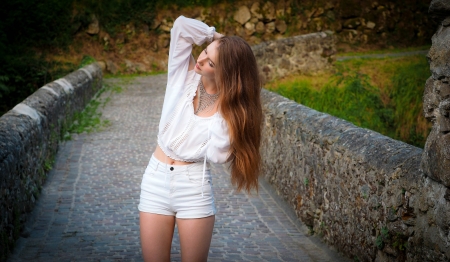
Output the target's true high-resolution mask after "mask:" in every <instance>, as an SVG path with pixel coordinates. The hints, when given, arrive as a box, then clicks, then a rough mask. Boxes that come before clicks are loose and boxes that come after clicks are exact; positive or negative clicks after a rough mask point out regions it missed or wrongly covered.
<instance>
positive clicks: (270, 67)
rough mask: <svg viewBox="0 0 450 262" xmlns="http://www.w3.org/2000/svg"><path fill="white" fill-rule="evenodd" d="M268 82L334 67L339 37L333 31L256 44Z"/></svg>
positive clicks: (258, 60)
mask: <svg viewBox="0 0 450 262" xmlns="http://www.w3.org/2000/svg"><path fill="white" fill-rule="evenodd" d="M252 50H253V53H254V54H255V58H256V62H257V63H258V66H259V67H260V69H261V71H262V72H261V74H262V76H263V80H264V81H270V80H273V79H275V78H279V77H284V76H288V75H292V74H317V73H320V72H323V71H327V70H331V69H332V67H333V65H332V63H333V62H334V61H335V60H336V58H335V54H336V37H335V35H334V34H333V32H331V31H327V32H318V33H312V34H307V35H299V36H293V37H289V38H284V39H279V40H273V41H267V42H263V43H261V44H259V45H256V46H253V47H252Z"/></svg>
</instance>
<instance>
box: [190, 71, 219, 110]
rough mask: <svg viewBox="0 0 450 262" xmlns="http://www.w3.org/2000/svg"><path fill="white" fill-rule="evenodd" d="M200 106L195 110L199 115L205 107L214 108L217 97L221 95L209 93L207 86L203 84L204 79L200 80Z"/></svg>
mask: <svg viewBox="0 0 450 262" xmlns="http://www.w3.org/2000/svg"><path fill="white" fill-rule="evenodd" d="M197 88H198V108H197V110H195V112H194V114H196V115H198V113H200V112H202V111H204V110H205V109H207V108H209V109H208V111H209V110H211V109H212V107H211V106H212V105H214V103H215V102H216V100H217V98H218V97H219V93H218V92H217V93H215V94H212V95H211V94H208V93H207V92H206V90H205V87H204V86H203V83H202V79H200V81H199V82H198V87H197Z"/></svg>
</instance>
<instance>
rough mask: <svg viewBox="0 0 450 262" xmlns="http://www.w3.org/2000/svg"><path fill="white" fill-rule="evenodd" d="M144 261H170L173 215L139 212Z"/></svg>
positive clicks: (173, 225)
mask: <svg viewBox="0 0 450 262" xmlns="http://www.w3.org/2000/svg"><path fill="white" fill-rule="evenodd" d="M139 217H140V227H141V246H142V254H143V256H144V261H145V262H150V261H157V262H160V261H170V248H171V245H172V238H173V230H174V227H175V217H174V216H165V215H157V214H151V213H145V212H139Z"/></svg>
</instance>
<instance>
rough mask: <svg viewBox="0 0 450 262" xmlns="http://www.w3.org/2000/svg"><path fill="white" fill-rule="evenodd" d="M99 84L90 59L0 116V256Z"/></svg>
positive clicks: (98, 71) (99, 73) (99, 76)
mask: <svg viewBox="0 0 450 262" xmlns="http://www.w3.org/2000/svg"><path fill="white" fill-rule="evenodd" d="M101 86H102V70H101V68H100V67H99V66H98V65H97V64H91V65H88V66H86V67H84V68H81V69H79V70H77V71H75V72H73V73H71V74H69V75H67V76H65V77H63V78H60V79H58V80H56V81H54V82H51V83H49V84H46V85H45V86H43V87H41V88H39V89H38V90H37V91H36V92H34V93H33V94H32V95H30V96H29V97H27V98H26V99H25V100H24V101H23V102H22V103H20V104H18V105H17V106H15V107H14V108H13V109H12V110H10V111H8V112H7V113H6V114H4V115H3V116H2V117H1V118H0V195H1V198H0V218H1V220H0V232H1V242H0V244H1V246H0V249H1V250H2V253H3V255H2V256H1V257H2V259H0V260H3V258H4V257H3V256H6V255H7V253H8V252H7V250H8V249H10V248H11V247H12V246H13V243H14V241H15V239H17V237H18V236H19V234H20V231H21V227H22V225H23V223H24V222H25V221H26V219H27V216H28V214H29V212H31V211H32V210H33V207H34V204H35V200H36V198H37V197H38V195H39V193H40V189H41V187H42V184H43V183H44V181H45V178H46V171H48V169H49V168H51V166H52V162H53V158H54V155H55V153H56V151H57V148H58V143H59V141H60V138H61V135H63V134H64V132H65V131H66V130H67V128H68V126H69V125H70V123H71V121H72V118H73V115H74V113H75V112H80V111H82V110H83V109H84V107H85V106H86V104H87V103H88V102H89V101H90V100H91V98H92V97H93V95H94V94H95V93H96V92H97V91H98V90H99V89H100V88H101Z"/></svg>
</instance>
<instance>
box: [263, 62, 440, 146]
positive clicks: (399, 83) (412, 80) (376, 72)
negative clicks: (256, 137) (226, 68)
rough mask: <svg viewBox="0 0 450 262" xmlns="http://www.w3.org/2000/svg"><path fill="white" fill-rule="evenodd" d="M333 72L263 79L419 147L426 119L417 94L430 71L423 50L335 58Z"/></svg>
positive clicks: (427, 127) (291, 95) (425, 131)
mask: <svg viewBox="0 0 450 262" xmlns="http://www.w3.org/2000/svg"><path fill="white" fill-rule="evenodd" d="M335 65H336V72H334V73H326V74H323V75H319V76H305V75H303V76H292V77H289V78H285V79H282V80H277V81H276V82H271V83H268V84H266V86H265V87H266V88H267V89H269V90H272V91H275V92H277V93H279V94H281V95H283V96H285V97H287V98H289V99H292V100H295V101H296V102H298V103H301V104H304V105H306V106H308V107H311V108H313V109H316V110H318V111H321V112H325V113H329V114H331V115H334V116H336V117H339V118H342V119H346V120H348V121H350V122H352V123H354V124H355V125H358V126H360V127H364V128H369V129H372V130H374V131H377V132H379V133H382V134H384V135H386V136H389V137H392V138H394V139H397V140H401V141H404V142H406V143H409V144H412V145H415V146H418V147H422V148H423V146H424V144H425V140H426V137H427V136H428V133H429V130H430V128H431V124H430V123H428V122H427V121H426V120H425V118H424V117H423V114H422V96H423V89H424V85H425V81H426V79H427V78H428V77H429V76H430V75H431V74H430V71H429V65H428V63H427V61H426V58H425V57H424V56H423V55H415V56H408V57H388V58H365V59H351V60H346V61H342V62H336V64H335Z"/></svg>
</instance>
